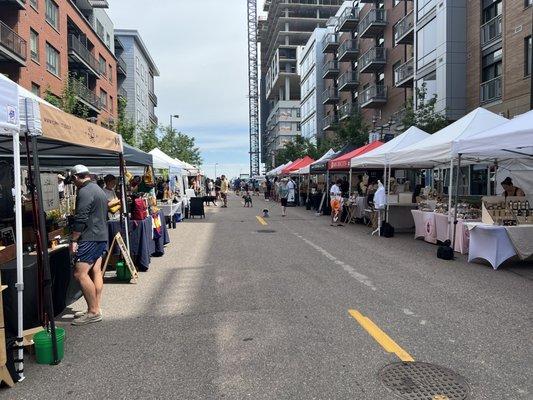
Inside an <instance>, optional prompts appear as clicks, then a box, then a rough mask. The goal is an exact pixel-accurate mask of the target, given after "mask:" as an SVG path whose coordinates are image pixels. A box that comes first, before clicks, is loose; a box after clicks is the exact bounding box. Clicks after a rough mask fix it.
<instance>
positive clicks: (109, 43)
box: [105, 33, 111, 48]
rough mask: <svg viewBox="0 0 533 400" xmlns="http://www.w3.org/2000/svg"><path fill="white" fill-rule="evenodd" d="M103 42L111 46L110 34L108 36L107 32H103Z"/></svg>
mask: <svg viewBox="0 0 533 400" xmlns="http://www.w3.org/2000/svg"><path fill="white" fill-rule="evenodd" d="M105 44H106V45H107V47H109V48H111V36H109V33H106V34H105Z"/></svg>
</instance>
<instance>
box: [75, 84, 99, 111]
mask: <svg viewBox="0 0 533 400" xmlns="http://www.w3.org/2000/svg"><path fill="white" fill-rule="evenodd" d="M72 90H73V91H74V94H75V95H76V96H78V97H79V98H80V99H81V100H83V101H85V102H86V103H87V104H88V105H90V106H92V107H93V108H95V109H96V110H101V109H102V104H101V102H100V99H99V98H98V96H97V95H96V93H94V92H93V91H92V90H91V89H89V88H88V87H87V86H84V85H83V83H81V82H78V81H73V82H72Z"/></svg>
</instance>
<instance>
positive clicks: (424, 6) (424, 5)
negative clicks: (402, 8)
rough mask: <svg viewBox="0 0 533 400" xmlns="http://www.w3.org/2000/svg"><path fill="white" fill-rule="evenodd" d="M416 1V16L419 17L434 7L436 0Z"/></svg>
mask: <svg viewBox="0 0 533 400" xmlns="http://www.w3.org/2000/svg"><path fill="white" fill-rule="evenodd" d="M417 3H418V5H417V7H418V11H417V18H418V19H420V18H422V17H423V16H424V15H426V14H427V13H429V12H430V11H431V10H433V9H434V8H435V5H436V4H437V1H436V0H419V1H418V2H417Z"/></svg>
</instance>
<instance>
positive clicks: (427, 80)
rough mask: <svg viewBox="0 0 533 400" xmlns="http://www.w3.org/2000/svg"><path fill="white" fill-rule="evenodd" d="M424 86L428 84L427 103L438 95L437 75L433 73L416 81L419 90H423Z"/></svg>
mask: <svg viewBox="0 0 533 400" xmlns="http://www.w3.org/2000/svg"><path fill="white" fill-rule="evenodd" d="M424 84H426V97H425V102H427V101H429V100H431V99H432V98H433V97H435V96H436V95H437V73H436V72H432V73H430V74H427V75H426V76H424V77H422V78H421V79H418V80H417V81H416V87H417V88H418V89H422V87H423V85H424Z"/></svg>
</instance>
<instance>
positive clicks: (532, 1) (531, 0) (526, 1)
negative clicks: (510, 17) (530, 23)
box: [524, 0, 533, 7]
mask: <svg viewBox="0 0 533 400" xmlns="http://www.w3.org/2000/svg"><path fill="white" fill-rule="evenodd" d="M530 5H533V0H524V6H525V7H529V6H530Z"/></svg>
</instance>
